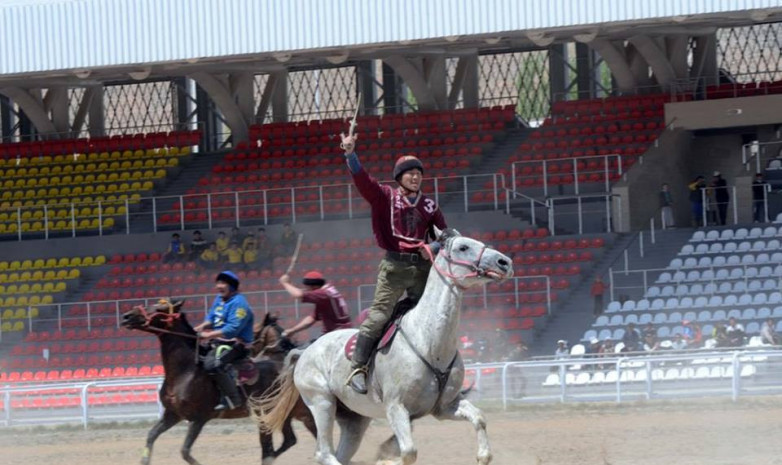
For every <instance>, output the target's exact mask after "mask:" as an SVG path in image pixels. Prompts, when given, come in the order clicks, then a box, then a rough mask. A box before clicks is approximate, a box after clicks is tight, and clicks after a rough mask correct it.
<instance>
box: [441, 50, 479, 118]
mask: <svg viewBox="0 0 782 465" xmlns="http://www.w3.org/2000/svg"><path fill="white" fill-rule="evenodd" d="M460 94H461V96H462V101H463V103H464V108H478V106H479V102H478V55H477V54H476V55H470V56H464V57H461V58H459V61H458V63H456V72H455V73H454V77H453V83H452V85H451V92H450V93H449V94H448V109H449V110H452V109H454V108H456V104H457V103H458V102H459V95H460Z"/></svg>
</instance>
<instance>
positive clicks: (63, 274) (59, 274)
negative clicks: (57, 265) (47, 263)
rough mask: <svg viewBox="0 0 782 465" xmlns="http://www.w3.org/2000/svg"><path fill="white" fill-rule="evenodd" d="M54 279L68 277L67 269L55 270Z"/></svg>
mask: <svg viewBox="0 0 782 465" xmlns="http://www.w3.org/2000/svg"><path fill="white" fill-rule="evenodd" d="M55 279H68V270H57V276H56V277H55Z"/></svg>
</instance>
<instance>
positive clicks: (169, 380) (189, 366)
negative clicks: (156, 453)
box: [122, 301, 316, 465]
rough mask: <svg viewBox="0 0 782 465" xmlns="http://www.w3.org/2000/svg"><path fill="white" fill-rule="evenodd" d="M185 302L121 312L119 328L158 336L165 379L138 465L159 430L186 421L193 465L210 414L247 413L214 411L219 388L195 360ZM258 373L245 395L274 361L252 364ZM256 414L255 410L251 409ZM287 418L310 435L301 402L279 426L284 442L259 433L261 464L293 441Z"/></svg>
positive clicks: (272, 372)
mask: <svg viewBox="0 0 782 465" xmlns="http://www.w3.org/2000/svg"><path fill="white" fill-rule="evenodd" d="M183 303H184V301H175V302H168V301H161V302H160V304H158V305H156V306H154V307H153V308H152V309H151V311H150V312H147V311H145V310H144V308H143V307H136V308H134V309H132V310H130V311H128V312H126V313H124V314H123V315H122V326H124V327H126V328H129V329H137V330H141V331H146V332H149V333H152V334H155V335H157V336H158V338H159V339H160V349H161V354H162V359H163V368H164V370H165V378H164V380H163V386H162V387H161V388H160V402H161V404H162V405H163V407H165V411H164V412H163V417H162V418H161V419H160V421H158V422H157V423H156V424H155V426H153V427H152V429H151V430H150V431H149V434H148V435H147V444H146V447H145V448H144V453H143V456H142V459H141V463H142V464H143V465H149V462H150V457H151V455H152V446H153V444H154V443H155V440H156V439H157V437H158V436H160V435H161V434H162V433H163V432H165V431H166V430H168V429H169V428H171V427H172V426H174V425H175V424H177V423H179V422H180V421H182V420H187V421H189V422H190V425H189V427H188V430H187V437H186V438H185V443H184V444H183V445H182V450H181V453H182V458H183V459H185V460H186V461H187V462H188V463H190V464H191V465H196V464H198V461H196V460H195V459H194V458H193V457H192V456H191V455H190V449H191V448H192V446H193V443H194V442H195V440H196V438H198V435H199V433H200V432H201V429H202V428H203V427H204V424H206V422H208V421H209V420H211V419H213V418H242V417H247V416H249V415H250V409H249V407H247V406H245V405H242V406H241V407H238V408H236V409H233V410H227V411H223V412H218V411H215V410H214V407H215V405H217V403H218V402H219V401H220V392H219V391H218V389H217V387H216V386H215V385H214V383H213V382H212V380H211V378H210V377H209V375H208V374H207V373H206V371H205V370H204V369H203V367H202V366H201V364H200V363H197V358H198V354H197V353H196V349H197V337H196V333H195V331H194V330H193V327H192V326H190V324H189V323H188V322H187V318H186V317H185V314H184V313H182V312H181V311H180V309H181V307H182V304H183ZM256 366H257V367H258V372H259V376H258V379H257V381H255V383H254V384H249V385H245V386H244V390H245V392H246V394H247V396H248V397H251V398H254V397H259V396H260V395H261V394H263V393H264V392H265V391H266V390H267V389H268V388H269V387H270V386H271V385H272V383H273V382H274V380H275V379H276V378H277V375H278V373H279V369H280V367H279V364H278V363H275V362H272V361H268V360H263V361H258V362H256ZM255 413H256V414H258V413H259V412H255ZM292 418H296V419H297V420H300V421H301V422H303V423H304V425H305V426H306V427H307V429H309V430H310V432H311V433H312V434H313V435H315V434H316V431H315V422H314V421H313V419H312V415H311V414H310V411H309V409H307V407H306V406H305V405H304V403H303V402H300V404H299V406H298V408H296V409H294V411H293V412H291V415H290V416H289V417H288V418H287V420H286V425H285V427H284V428H283V431H282V433H283V442H282V445H281V446H280V448H279V449H277V450H275V449H274V445H273V443H272V436H271V434H270V433H268V432H265V431H260V441H261V463H262V464H263V465H268V464H271V463H272V462H273V461H274V458H276V457H277V456H279V455H280V454H282V453H283V452H285V451H286V450H287V449H289V448H290V447H292V446H293V445H294V444H296V435H295V434H294V433H293V428H292V427H291V420H292Z"/></svg>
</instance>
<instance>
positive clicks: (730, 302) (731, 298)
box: [722, 294, 739, 307]
mask: <svg viewBox="0 0 782 465" xmlns="http://www.w3.org/2000/svg"><path fill="white" fill-rule="evenodd" d="M722 305H724V306H725V307H733V306H734V305H739V298H738V297H736V294H728V295H726V296H725V298H724V299H722Z"/></svg>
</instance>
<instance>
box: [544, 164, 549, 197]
mask: <svg viewBox="0 0 782 465" xmlns="http://www.w3.org/2000/svg"><path fill="white" fill-rule="evenodd" d="M543 195H545V196H546V197H548V164H547V163H546V160H545V159H544V160H543Z"/></svg>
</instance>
